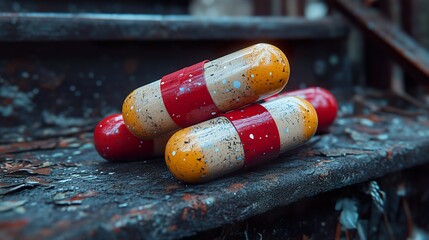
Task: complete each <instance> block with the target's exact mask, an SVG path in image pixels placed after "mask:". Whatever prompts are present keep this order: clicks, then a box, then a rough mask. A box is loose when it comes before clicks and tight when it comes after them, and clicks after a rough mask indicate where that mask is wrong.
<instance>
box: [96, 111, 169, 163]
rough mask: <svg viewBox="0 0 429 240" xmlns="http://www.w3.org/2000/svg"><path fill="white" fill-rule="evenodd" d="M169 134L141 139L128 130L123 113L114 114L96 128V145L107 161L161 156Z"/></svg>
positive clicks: (125, 160) (135, 159)
mask: <svg viewBox="0 0 429 240" xmlns="http://www.w3.org/2000/svg"><path fill="white" fill-rule="evenodd" d="M168 138H169V135H168V136H164V137H160V138H157V139H155V140H152V139H150V140H140V139H138V138H137V137H135V136H134V135H132V134H131V133H130V131H128V129H127V127H126V126H125V123H124V119H123V118H122V115H121V114H119V113H117V114H112V115H110V116H107V117H105V118H104V119H103V120H101V121H100V122H99V123H98V124H97V126H96V127H95V129H94V146H95V149H96V150H97V152H98V153H99V154H100V155H101V156H102V157H103V158H104V159H106V160H107V161H111V162H129V161H139V160H140V161H141V160H146V159H151V158H154V157H159V156H162V155H163V154H164V147H165V143H166V142H167V141H168Z"/></svg>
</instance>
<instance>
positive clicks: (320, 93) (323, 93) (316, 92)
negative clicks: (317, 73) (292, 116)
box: [265, 87, 338, 131]
mask: <svg viewBox="0 0 429 240" xmlns="http://www.w3.org/2000/svg"><path fill="white" fill-rule="evenodd" d="M284 96H297V97H301V98H304V99H305V100H307V101H309V102H310V103H311V104H312V105H313V106H314V108H315V109H316V112H317V117H318V119H319V127H318V131H326V130H327V129H328V128H329V127H330V126H331V125H332V123H333V122H334V121H335V118H336V117H337V111H338V104H337V100H336V99H335V97H334V95H332V93H330V92H329V91H328V90H326V89H324V88H321V87H311V88H305V89H301V90H296V91H291V92H284V93H280V94H277V95H275V96H272V97H269V98H266V99H265V101H266V102H267V101H272V100H274V99H277V98H281V97H284Z"/></svg>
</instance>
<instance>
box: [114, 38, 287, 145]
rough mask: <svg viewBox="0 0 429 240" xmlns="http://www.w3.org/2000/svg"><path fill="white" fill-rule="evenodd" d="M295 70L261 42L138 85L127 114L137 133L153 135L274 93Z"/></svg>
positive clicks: (143, 136) (127, 104) (145, 136)
mask: <svg viewBox="0 0 429 240" xmlns="http://www.w3.org/2000/svg"><path fill="white" fill-rule="evenodd" d="M289 73H290V68H289V62H288V60H287V58H286V56H285V54H284V53H283V52H282V51H281V50H280V49H278V48H277V47H275V46H272V45H270V44H264V43H261V44H256V45H253V46H250V47H248V48H245V49H242V50H240V51H237V52H234V53H231V54H229V55H226V56H224V57H221V58H218V59H216V60H213V61H203V62H200V63H197V64H195V65H193V66H190V67H187V68H184V69H181V70H179V71H177V72H174V73H171V74H169V75H166V76H164V77H163V78H162V79H160V80H158V81H155V82H153V83H150V84H148V85H145V86H142V87H140V88H137V89H136V90H134V91H133V92H132V93H130V94H129V95H128V96H127V97H126V99H125V101H124V103H123V106H122V115H123V117H124V121H125V123H126V126H127V128H128V129H129V130H130V131H131V132H132V133H133V134H134V135H135V136H137V137H138V138H141V139H150V138H153V137H155V136H159V135H162V134H164V133H167V132H170V131H172V130H175V129H179V128H184V127H188V126H191V125H193V124H196V123H199V122H202V121H205V120H207V119H211V118H214V117H216V116H218V115H219V114H222V113H224V112H227V111H230V110H233V109H237V108H239V107H242V106H245V105H248V104H250V103H254V102H256V101H258V100H261V99H264V98H266V97H268V96H271V95H274V94H276V93H278V92H280V91H281V90H282V89H283V88H284V87H285V86H286V84H287V82H288V80H289Z"/></svg>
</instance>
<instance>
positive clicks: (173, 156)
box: [165, 128, 207, 183]
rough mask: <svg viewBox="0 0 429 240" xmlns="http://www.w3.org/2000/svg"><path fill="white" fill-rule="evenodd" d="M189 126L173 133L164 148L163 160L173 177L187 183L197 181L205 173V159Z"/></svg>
mask: <svg viewBox="0 0 429 240" xmlns="http://www.w3.org/2000/svg"><path fill="white" fill-rule="evenodd" d="M195 138H196V136H195V135H193V134H192V131H191V130H190V128H185V129H182V130H180V131H178V132H177V133H175V134H174V135H173V136H172V137H171V138H170V140H169V141H168V144H167V146H166V148H165V160H166V163H167V167H168V169H170V172H171V173H172V174H173V176H174V177H176V178H177V179H180V180H182V181H184V182H188V183H198V182H200V181H201V177H202V176H204V175H206V174H207V166H206V163H205V161H206V159H205V158H204V153H203V150H202V149H201V147H200V146H199V144H198V140H197V139H195Z"/></svg>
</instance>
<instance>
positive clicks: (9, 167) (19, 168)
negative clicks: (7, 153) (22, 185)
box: [0, 160, 52, 175]
mask: <svg viewBox="0 0 429 240" xmlns="http://www.w3.org/2000/svg"><path fill="white" fill-rule="evenodd" d="M48 166H51V163H50V162H38V161H28V160H18V161H14V162H6V163H4V164H2V165H1V166H0V168H1V169H2V170H3V172H4V173H6V174H20V173H27V174H39V175H49V174H50V173H51V172H52V170H51V169H50V168H49V167H48Z"/></svg>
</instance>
